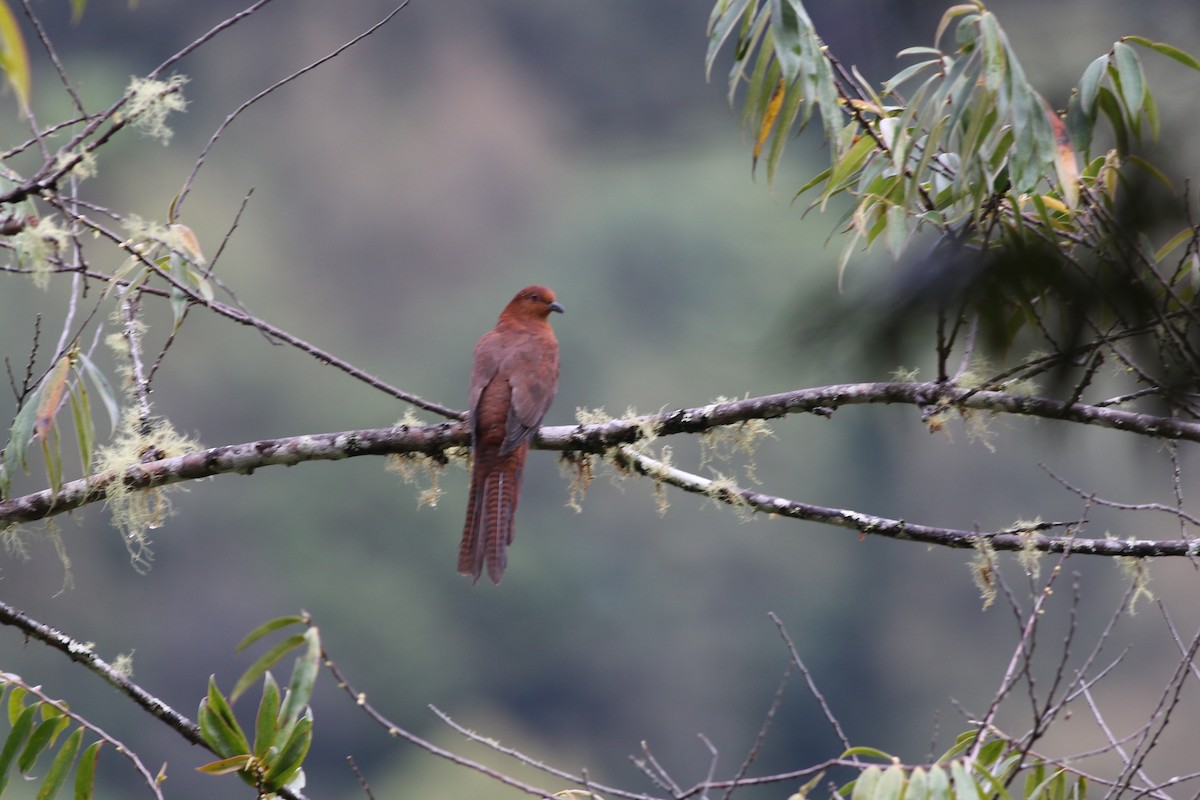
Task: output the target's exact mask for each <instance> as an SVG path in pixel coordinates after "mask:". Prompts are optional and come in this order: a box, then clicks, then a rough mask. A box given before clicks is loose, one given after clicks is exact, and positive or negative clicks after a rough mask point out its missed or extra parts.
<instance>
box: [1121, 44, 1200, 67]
mask: <svg viewBox="0 0 1200 800" xmlns="http://www.w3.org/2000/svg"><path fill="white" fill-rule="evenodd" d="M1121 41H1123V42H1133V43H1134V44H1137V45H1141V46H1142V47H1148V48H1150V49H1151V50H1153V51H1155V52H1156V53H1160V54H1162V55H1164V56H1166V57H1167V58H1173V59H1175V60H1176V61H1178V62H1179V63H1180V64H1183V65H1184V66H1185V67H1191V68H1192V69H1194V70H1196V71H1198V72H1200V61H1198V60H1196V57H1195V56H1193V55H1191V54H1190V53H1185V52H1184V51H1182V50H1180V49H1179V48H1178V47H1174V46H1172V45H1169V44H1166V43H1165V42H1152V41H1150V40H1149V39H1147V38H1146V37H1144V36H1122V37H1121Z"/></svg>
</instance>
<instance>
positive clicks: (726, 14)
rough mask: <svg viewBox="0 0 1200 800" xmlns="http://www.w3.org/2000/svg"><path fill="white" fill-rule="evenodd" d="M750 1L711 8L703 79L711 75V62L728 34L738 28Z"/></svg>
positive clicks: (714, 59) (745, 0)
mask: <svg viewBox="0 0 1200 800" xmlns="http://www.w3.org/2000/svg"><path fill="white" fill-rule="evenodd" d="M749 4H750V0H732V2H729V3H718V4H717V5H716V6H713V14H712V17H711V18H710V19H709V23H708V53H706V54H705V56H704V77H705V80H707V79H708V78H709V77H710V76H711V75H712V66H713V62H715V61H716V60H717V53H718V52H720V50H721V47H722V46H724V44H725V40H726V39H728V38H729V34H730V33H732V32H733V29H734V28H736V27H737V26H738V22H740V21H741V19H742V15H743V14H745V13H746V6H748V5H749Z"/></svg>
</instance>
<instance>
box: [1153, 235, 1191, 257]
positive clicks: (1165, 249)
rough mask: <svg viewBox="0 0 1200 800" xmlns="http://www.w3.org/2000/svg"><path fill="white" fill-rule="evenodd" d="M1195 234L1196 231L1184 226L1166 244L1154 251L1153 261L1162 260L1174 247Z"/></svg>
mask: <svg viewBox="0 0 1200 800" xmlns="http://www.w3.org/2000/svg"><path fill="white" fill-rule="evenodd" d="M1195 235H1196V232H1195V231H1194V230H1192V229H1191V228H1184V229H1183V230H1181V231H1180V232H1179V233H1177V234H1175V235H1174V236H1172V237H1171V238H1170V239H1169V240H1168V241H1167V243H1166V244H1164V245H1163V246H1162V247H1160V248H1158V250H1157V251H1155V253H1154V263H1156V264H1158V263H1161V262H1162V260H1163V259H1164V258H1166V257H1167V256H1168V255H1169V254H1170V252H1171V251H1172V250H1174V249H1175V248H1176V247H1179V245H1181V244H1183V243H1184V242H1187V241H1190V240H1191V238H1192V237H1193V236H1195Z"/></svg>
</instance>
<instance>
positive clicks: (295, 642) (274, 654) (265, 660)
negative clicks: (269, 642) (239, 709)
mask: <svg viewBox="0 0 1200 800" xmlns="http://www.w3.org/2000/svg"><path fill="white" fill-rule="evenodd" d="M302 644H304V634H302V633H297V634H296V635H294V636H289V637H288V638H286V639H284V640H283V641H282V642H280V643H278V644H277V645H275V646H274V647H272V648H271V649H270V650H268V651H267V652H265V653H263V654H262V655H261V656H259V657H258V658H257V659H255V661H254V663H253V664H251V665H250V666H249V667H247V668H246V671H245V672H243V673H242V676H241V677H240V678H238V680H237V683H236V684H234V686H233V691H232V692H230V693H229V701H230V702H231V703H236V702H237V699H238V698H239V697H241V696H242V695H243V694H244V693H245V692H246V690H247V689H249V688H250V687H251V686H253V685H254V684H255V683H257V682H258V679H259V676H261V675H262V674H263V673H264V672H266V671H267V670H269V669H270V668H271V667H273V666H275V664H276V663H278V662H279V660H280V659H282V658H283V657H284V656H286V655H287V654H288V653H290V652H291V651H293V650H295V649H296V648H297V647H299V646H300V645H302Z"/></svg>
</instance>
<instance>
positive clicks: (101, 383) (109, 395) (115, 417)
mask: <svg viewBox="0 0 1200 800" xmlns="http://www.w3.org/2000/svg"><path fill="white" fill-rule="evenodd" d="M79 367H80V371H81V372H82V373H83V374H84V375H86V376H87V378H88V380H90V381H91V382H92V388H94V389H95V390H96V393H97V394H99V395H100V402H101V403H103V404H104V410H105V411H107V412H108V421H109V424H110V426H111V428H112V429H115V428H116V427H117V422H118V421H119V419H120V407H119V406H118V405H117V398H116V395H115V394H113V390H112V385H111V384H109V382H108V378H106V377H104V373H103V372H101V371H100V369H99V368H98V367H97V366H96V365H95V363H93V362H92V360H91V359H90V358H88V357H87V354H85V353H83V352H82V351H81V352H80V353H79Z"/></svg>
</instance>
